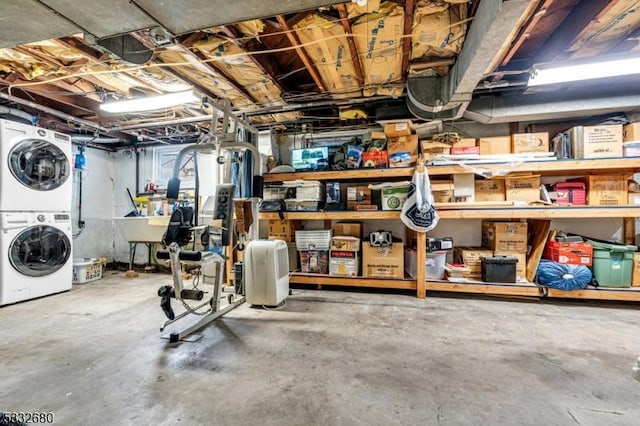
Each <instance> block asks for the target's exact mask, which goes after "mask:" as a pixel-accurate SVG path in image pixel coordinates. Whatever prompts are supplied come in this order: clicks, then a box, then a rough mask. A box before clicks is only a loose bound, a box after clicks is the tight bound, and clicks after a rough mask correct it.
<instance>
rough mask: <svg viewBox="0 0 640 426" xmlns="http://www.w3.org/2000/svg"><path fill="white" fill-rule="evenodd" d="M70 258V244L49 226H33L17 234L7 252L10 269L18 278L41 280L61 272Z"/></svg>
mask: <svg viewBox="0 0 640 426" xmlns="http://www.w3.org/2000/svg"><path fill="white" fill-rule="evenodd" d="M69 256H71V241H70V240H69V238H68V237H67V236H66V235H65V233H64V232H62V231H61V230H59V229H58V228H54V227H52V226H45V225H40V226H33V227H31V228H27V229H25V230H24V231H22V232H21V233H20V234H18V235H17V236H16V237H15V238H14V239H13V241H12V242H11V246H10V248H9V260H10V261H11V265H12V266H13V267H14V268H15V269H16V270H17V271H18V272H20V273H21V274H23V275H26V276H29V277H42V276H45V275H49V274H52V273H54V272H56V271H57V270H58V269H60V268H62V267H63V266H64V264H65V263H67V261H68V260H69Z"/></svg>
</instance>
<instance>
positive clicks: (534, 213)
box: [260, 158, 640, 302]
mask: <svg viewBox="0 0 640 426" xmlns="http://www.w3.org/2000/svg"><path fill="white" fill-rule="evenodd" d="M470 166H471V167H472V168H473V169H475V170H477V171H482V172H483V173H484V172H486V173H487V174H491V173H494V172H497V171H502V172H504V171H508V172H534V173H539V174H542V175H545V176H563V175H567V176H583V175H591V174H618V175H620V174H622V175H624V174H632V173H637V172H640V159H639V158H615V159H591V160H552V161H549V160H546V161H536V162H520V163H473V164H470ZM428 170H429V174H430V176H443V175H454V174H460V173H469V172H470V171H469V169H468V168H467V167H463V166H461V165H458V164H451V165H433V166H428ZM413 171H414V169H413V168H397V169H380V170H345V171H339V172H336V171H326V172H301V173H278V174H266V175H265V176H264V181H265V182H267V183H277V182H282V181H287V180H297V179H304V180H320V181H326V180H336V181H364V180H368V181H383V180H385V179H390V180H391V179H396V180H397V179H401V178H405V179H407V180H410V179H411V177H412V175H413ZM436 209H437V211H438V214H439V216H440V219H441V220H446V219H448V220H459V219H487V218H491V219H586V218H621V219H624V220H623V227H624V232H623V234H624V236H625V239H629V238H631V237H632V236H634V235H635V218H638V217H640V206H616V207H598V206H579V207H559V206H522V207H521V206H502V205H500V206H487V205H473V204H469V205H464V204H459V205H451V203H445V204H440V205H439V204H436ZM279 217H280V216H279V215H278V213H266V212H263V213H260V219H279ZM284 217H285V220H325V221H330V220H398V219H399V218H400V212H399V211H326V212H285V214H284ZM416 240H417V257H418V258H417V259H416V263H417V264H418V265H424V264H425V261H426V234H424V233H418V234H416ZM425 272H426V271H425V270H424V268H418V270H417V274H418V276H417V277H416V279H398V280H393V279H376V278H362V277H358V278H342V277H331V276H328V275H319V274H302V273H294V274H292V276H291V282H292V283H298V284H314V285H329V286H351V287H377V288H392V289H409V290H415V291H416V295H417V297H425V296H426V293H427V291H433V292H435V291H440V292H457V293H471V294H486V295H497V296H518V297H532V298H542V297H545V298H565V299H590V300H617V301H636V302H637V301H640V287H639V288H627V289H612V288H589V289H586V290H580V291H572V292H566V291H559V290H552V289H549V290H546V291H545V290H543V289H541V288H539V287H537V286H535V285H534V284H526V283H524V284H520V283H518V284H501V283H483V282H471V283H454V282H448V281H427V279H426V277H425Z"/></svg>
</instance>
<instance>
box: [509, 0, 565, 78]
mask: <svg viewBox="0 0 640 426" xmlns="http://www.w3.org/2000/svg"><path fill="white" fill-rule="evenodd" d="M554 1H555V0H544V2H543V3H541V4H540V5H538V8H537V10H536V11H535V12H534V13H533V16H532V17H531V19H530V20H529V22H527V23H526V24H525V26H524V27H522V28H521V29H520V32H518V35H517V36H516V38H515V41H514V42H513V43H512V44H511V47H510V48H509V51H508V52H507V53H506V55H505V56H504V58H503V59H502V62H501V63H500V66H505V65H507V64H508V63H509V61H511V59H512V58H513V56H514V55H515V54H516V53H517V52H518V50H519V49H520V47H522V45H523V44H524V42H525V41H527V38H529V36H530V35H531V33H532V32H533V31H534V30H535V27H536V25H537V24H538V22H540V19H542V17H543V16H544V15H545V14H546V13H547V10H549V8H550V7H551V6H552V5H553V3H554Z"/></svg>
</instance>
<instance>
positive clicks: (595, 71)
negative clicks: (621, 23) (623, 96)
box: [528, 56, 640, 86]
mask: <svg viewBox="0 0 640 426" xmlns="http://www.w3.org/2000/svg"><path fill="white" fill-rule="evenodd" d="M633 74H640V57H631V58H630V57H620V56H617V57H615V58H610V59H605V60H599V61H597V62H595V61H591V62H584V61H582V62H576V63H570V62H563V63H562V64H560V63H558V64H554V63H548V64H543V65H536V66H534V67H533V70H532V71H531V74H530V76H529V83H528V85H529V86H542V85H545V84H556V83H569V82H573V81H583V80H593V79H597V78H610V77H619V76H625V75H633Z"/></svg>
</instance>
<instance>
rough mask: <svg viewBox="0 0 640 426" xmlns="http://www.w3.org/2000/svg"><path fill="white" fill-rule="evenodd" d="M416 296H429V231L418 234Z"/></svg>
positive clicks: (422, 297) (421, 297)
mask: <svg viewBox="0 0 640 426" xmlns="http://www.w3.org/2000/svg"><path fill="white" fill-rule="evenodd" d="M416 237H417V244H416V289H417V292H416V297H418V298H420V299H424V298H425V297H427V267H426V265H427V233H426V232H418V233H417V234H416Z"/></svg>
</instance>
